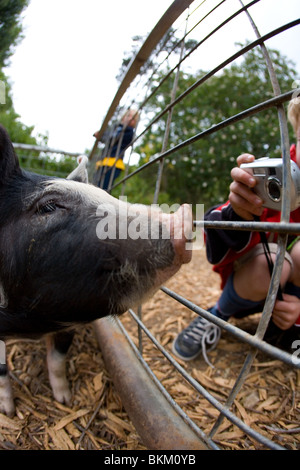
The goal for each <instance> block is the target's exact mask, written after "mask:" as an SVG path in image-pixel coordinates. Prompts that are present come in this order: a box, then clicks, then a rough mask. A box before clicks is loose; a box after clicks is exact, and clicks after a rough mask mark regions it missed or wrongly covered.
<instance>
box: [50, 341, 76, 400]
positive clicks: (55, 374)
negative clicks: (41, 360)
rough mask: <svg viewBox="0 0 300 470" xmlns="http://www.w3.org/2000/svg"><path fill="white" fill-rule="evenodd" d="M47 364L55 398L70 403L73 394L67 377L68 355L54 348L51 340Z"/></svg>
mask: <svg viewBox="0 0 300 470" xmlns="http://www.w3.org/2000/svg"><path fill="white" fill-rule="evenodd" d="M47 364H48V373H49V381H50V384H51V387H52V391H53V395H54V398H55V400H57V401H58V402H59V403H65V404H67V405H69V404H70V402H71V396H72V395H71V392H70V389H69V384H68V381H67V377H66V355H65V354H60V353H59V352H58V351H56V350H55V349H53V346H52V343H51V341H49V340H48V343H47Z"/></svg>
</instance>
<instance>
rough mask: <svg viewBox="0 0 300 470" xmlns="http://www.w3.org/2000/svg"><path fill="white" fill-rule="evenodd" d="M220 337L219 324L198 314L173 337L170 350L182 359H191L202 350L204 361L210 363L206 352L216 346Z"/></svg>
mask: <svg viewBox="0 0 300 470" xmlns="http://www.w3.org/2000/svg"><path fill="white" fill-rule="evenodd" d="M220 337H221V328H220V327H219V326H217V325H215V324H214V323H212V322H210V321H208V320H206V319H205V318H203V317H200V316H198V317H197V318H195V320H193V321H192V322H191V323H190V324H189V326H188V327H187V328H185V329H184V330H183V331H182V332H181V333H179V335H178V336H177V337H176V338H175V340H174V342H173V346H172V351H173V353H174V354H175V355H176V356H178V357H179V358H180V359H183V360H184V361H191V360H192V359H195V358H196V357H197V356H198V355H199V354H200V353H201V352H202V354H203V357H204V359H205V361H206V362H207V363H208V364H210V362H209V360H208V358H207V355H206V352H207V351H211V350H212V349H214V348H215V347H216V346H217V344H218V342H219V339H220ZM210 365H211V364H210Z"/></svg>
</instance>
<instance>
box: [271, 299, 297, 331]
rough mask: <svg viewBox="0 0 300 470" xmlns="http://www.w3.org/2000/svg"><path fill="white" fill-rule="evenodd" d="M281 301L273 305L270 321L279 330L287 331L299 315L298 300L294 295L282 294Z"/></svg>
mask: <svg viewBox="0 0 300 470" xmlns="http://www.w3.org/2000/svg"><path fill="white" fill-rule="evenodd" d="M282 296H283V300H277V301H276V303H275V305H274V310H273V314H272V320H273V322H274V323H275V325H276V326H278V328H280V329H281V330H288V329H289V328H291V326H293V325H294V324H295V322H296V321H297V319H298V317H299V315H300V299H298V297H296V296H295V295H289V294H282Z"/></svg>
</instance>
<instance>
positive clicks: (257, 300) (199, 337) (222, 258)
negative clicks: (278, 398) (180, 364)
mask: <svg viewBox="0 0 300 470" xmlns="http://www.w3.org/2000/svg"><path fill="white" fill-rule="evenodd" d="M288 118H289V121H290V122H291V124H292V126H293V129H294V132H295V136H296V141H297V144H296V145H295V144H293V145H292V146H291V148H290V156H291V160H293V161H295V162H296V163H297V165H298V167H300V98H295V99H294V100H292V101H290V103H289V106H288ZM254 160H255V157H254V156H253V155H250V154H243V155H240V156H239V157H238V158H237V165H238V166H237V167H235V168H233V169H232V170H231V177H232V179H233V181H232V183H231V185H230V194H229V199H228V201H227V202H226V203H225V204H222V205H220V206H216V207H213V208H211V209H209V210H208V211H207V212H206V214H205V216H204V219H205V220H210V221H212V220H216V221H217V220H219V221H243V220H244V221H245V220H248V221H250V220H254V219H255V220H260V221H264V222H266V221H268V222H279V221H280V216H281V213H280V211H275V210H271V209H267V208H265V207H263V201H262V200H261V199H260V198H259V197H258V196H257V195H256V194H255V192H254V191H253V188H254V187H255V184H256V180H255V179H254V178H253V177H252V176H251V175H250V174H249V173H248V172H246V171H245V170H243V169H242V168H240V165H241V164H242V163H249V162H253V161H254ZM290 222H296V223H300V208H297V209H296V210H294V211H293V212H291V213H290ZM266 235H267V237H268V246H269V249H270V255H271V258H272V261H273V262H274V260H275V257H276V253H277V246H278V245H277V244H276V234H274V233H268V234H266ZM205 242H206V254H207V259H208V261H209V262H210V263H212V264H213V265H214V267H213V270H214V271H215V272H217V273H218V274H219V275H220V277H221V288H222V293H221V296H220V298H219V300H218V301H217V303H216V304H215V305H214V306H213V307H212V308H210V309H209V311H210V312H211V313H212V314H213V315H215V316H216V317H218V318H222V319H223V320H225V321H227V320H229V319H230V317H232V316H235V317H240V318H241V317H244V316H247V315H250V314H253V313H258V312H261V311H262V309H263V306H264V302H265V299H266V296H267V292H268V289H269V283H270V271H269V266H268V262H267V258H266V255H265V252H264V248H263V245H262V243H261V239H260V234H259V233H258V232H244V231H234V230H215V229H206V230H205ZM280 286H281V290H282V292H283V294H282V298H281V299H277V300H276V302H275V305H274V309H273V312H272V317H271V321H270V323H269V326H268V329H267V331H266V334H265V338H264V339H265V340H266V341H268V342H269V343H271V344H273V345H275V346H278V347H280V348H282V349H285V350H288V351H289V352H291V353H292V352H293V351H292V344H293V341H294V340H295V339H299V338H300V237H299V236H297V235H293V236H290V237H289V239H288V243H287V249H286V253H285V259H284V264H283V269H282V273H281V279H280ZM220 336H221V330H220V328H219V327H218V326H217V325H215V324H214V323H212V322H209V321H207V320H206V319H204V318H202V317H201V316H198V317H197V318H196V319H195V320H193V321H192V322H191V323H190V324H189V325H188V327H187V328H185V329H184V330H183V331H182V332H181V333H180V334H179V335H178V336H177V337H176V338H175V340H174V343H173V347H172V349H173V352H174V354H175V355H177V356H178V357H180V358H181V359H183V360H191V359H194V358H196V357H197V356H198V355H199V354H200V353H201V352H202V353H203V355H204V357H205V358H207V356H206V351H208V350H210V349H213V348H215V347H216V346H217V344H218V342H219V339H220Z"/></svg>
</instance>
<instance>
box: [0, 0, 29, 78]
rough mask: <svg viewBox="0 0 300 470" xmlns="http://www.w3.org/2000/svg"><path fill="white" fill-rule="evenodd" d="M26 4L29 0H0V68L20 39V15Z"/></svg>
mask: <svg viewBox="0 0 300 470" xmlns="http://www.w3.org/2000/svg"><path fill="white" fill-rule="evenodd" d="M28 4H29V0H0V70H1V69H2V68H3V67H4V66H5V65H7V60H8V58H9V57H10V56H11V55H12V54H13V52H14V46H16V45H17V44H18V42H19V41H20V40H21V39H22V35H21V33H22V24H21V18H20V15H21V13H22V11H23V10H24V9H25V8H27V6H28Z"/></svg>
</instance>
